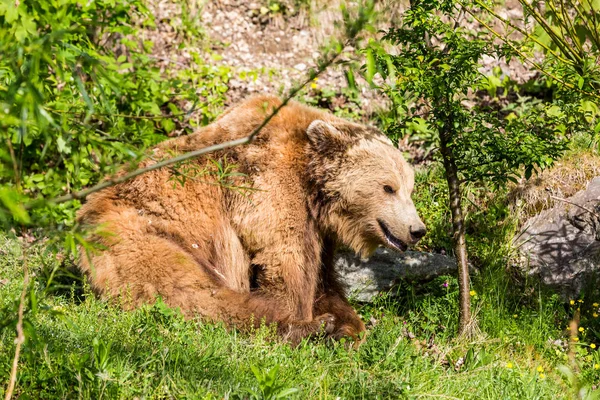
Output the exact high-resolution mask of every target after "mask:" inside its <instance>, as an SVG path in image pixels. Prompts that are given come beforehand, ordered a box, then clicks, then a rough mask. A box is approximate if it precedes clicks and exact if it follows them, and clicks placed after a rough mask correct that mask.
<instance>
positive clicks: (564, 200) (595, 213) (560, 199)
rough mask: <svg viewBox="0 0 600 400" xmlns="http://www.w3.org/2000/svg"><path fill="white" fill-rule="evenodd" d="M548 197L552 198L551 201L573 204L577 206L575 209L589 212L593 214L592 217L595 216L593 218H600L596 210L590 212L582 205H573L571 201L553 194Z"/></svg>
mask: <svg viewBox="0 0 600 400" xmlns="http://www.w3.org/2000/svg"><path fill="white" fill-rule="evenodd" d="M548 196H550V198H551V199H554V200H558V201H562V202H565V203H567V204H571V205H573V206H575V207H579V208H581V209H582V210H584V211H587V212H589V213H590V214H592V215H593V216H595V217H596V218H600V215H598V213H597V212H596V211H594V210H590V209H589V208H587V207H584V206H582V205H581V204H577V203H573V202H572V201H569V200H567V199H563V198H562V197H556V196H552V195H551V194H549V195H548Z"/></svg>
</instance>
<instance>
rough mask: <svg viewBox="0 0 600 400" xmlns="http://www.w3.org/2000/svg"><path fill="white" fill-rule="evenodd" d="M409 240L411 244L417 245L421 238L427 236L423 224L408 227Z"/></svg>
mask: <svg viewBox="0 0 600 400" xmlns="http://www.w3.org/2000/svg"><path fill="white" fill-rule="evenodd" d="M409 231H410V239H411V241H412V242H413V244H415V243H417V242H418V241H419V240H421V239H422V238H423V236H425V234H427V228H426V227H425V225H424V224H420V225H417V226H412V225H411V226H410V229H409Z"/></svg>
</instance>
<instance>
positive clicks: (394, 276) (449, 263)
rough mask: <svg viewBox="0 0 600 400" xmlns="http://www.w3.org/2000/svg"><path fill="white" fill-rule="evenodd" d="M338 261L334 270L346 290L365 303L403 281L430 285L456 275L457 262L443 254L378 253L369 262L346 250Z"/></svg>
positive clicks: (338, 257)
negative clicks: (428, 283)
mask: <svg viewBox="0 0 600 400" xmlns="http://www.w3.org/2000/svg"><path fill="white" fill-rule="evenodd" d="M336 257H337V258H336V261H335V268H336V270H337V271H338V273H339V274H340V276H341V278H342V282H344V283H345V284H346V286H347V293H348V294H349V295H350V296H352V297H354V298H356V299H357V300H359V301H364V302H369V301H372V300H373V298H374V297H375V296H377V294H379V293H380V292H386V291H389V290H390V289H392V288H393V287H394V285H395V284H397V283H398V281H399V280H401V279H405V278H409V279H414V280H417V281H428V280H431V279H433V278H436V277H438V276H441V275H454V274H456V260H454V259H453V258H452V257H448V256H445V255H442V254H433V253H423V252H418V251H406V252H404V253H397V252H394V251H391V250H387V249H377V251H376V252H375V253H374V254H373V255H372V256H371V257H370V258H369V259H368V260H361V259H360V257H358V256H356V255H355V254H354V253H352V252H350V251H344V250H342V251H339V252H338V254H337V256H336Z"/></svg>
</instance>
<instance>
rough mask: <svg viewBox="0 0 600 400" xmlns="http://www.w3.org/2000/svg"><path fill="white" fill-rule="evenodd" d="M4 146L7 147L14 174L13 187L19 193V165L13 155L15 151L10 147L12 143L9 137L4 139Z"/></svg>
mask: <svg viewBox="0 0 600 400" xmlns="http://www.w3.org/2000/svg"><path fill="white" fill-rule="evenodd" d="M6 144H7V145H8V151H9V153H10V159H11V161H12V165H13V172H14V174H15V186H16V187H17V191H18V192H21V174H20V173H19V163H18V162H17V157H16V155H15V149H14V147H13V145H12V141H11V139H10V135H9V137H8V138H7V139H6Z"/></svg>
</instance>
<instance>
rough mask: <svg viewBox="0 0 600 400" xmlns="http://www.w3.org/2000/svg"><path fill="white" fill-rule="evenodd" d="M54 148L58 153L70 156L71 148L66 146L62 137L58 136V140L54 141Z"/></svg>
mask: <svg viewBox="0 0 600 400" xmlns="http://www.w3.org/2000/svg"><path fill="white" fill-rule="evenodd" d="M56 146H57V147H58V151H59V152H60V153H64V154H71V147H70V146H67V142H65V139H63V138H62V136H59V137H58V139H56Z"/></svg>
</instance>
